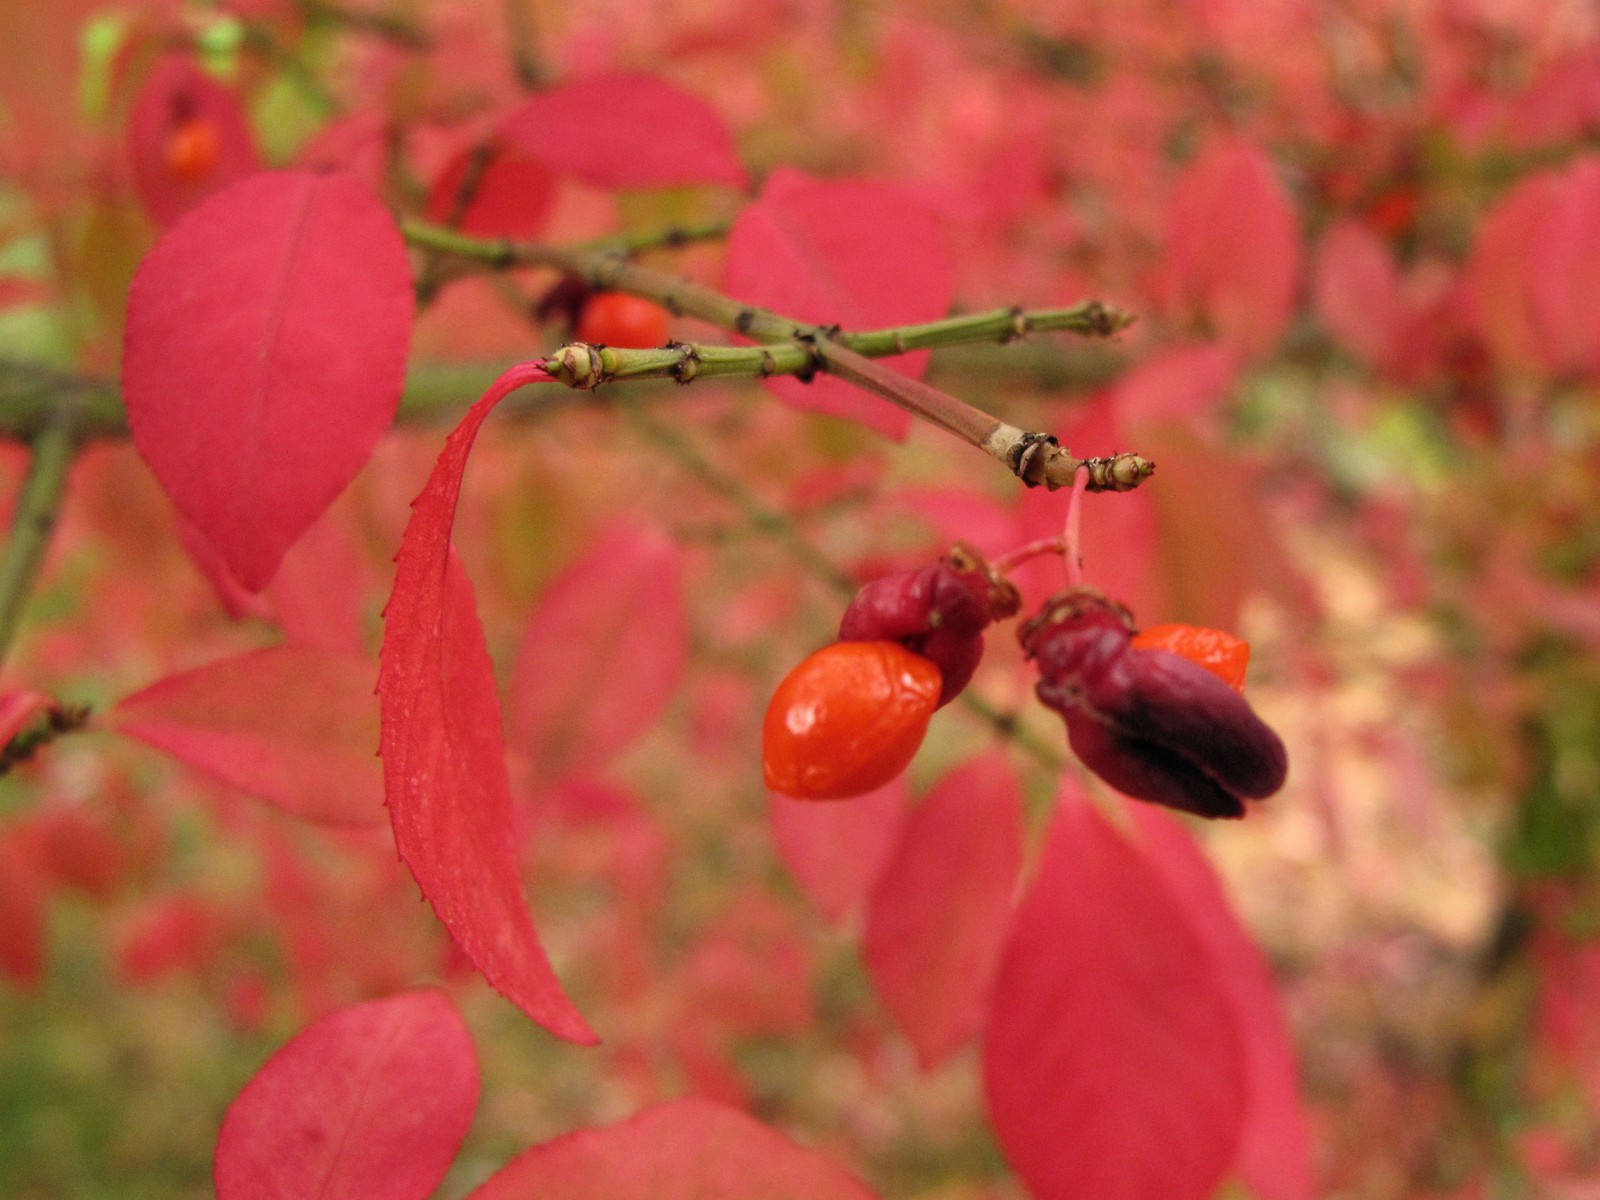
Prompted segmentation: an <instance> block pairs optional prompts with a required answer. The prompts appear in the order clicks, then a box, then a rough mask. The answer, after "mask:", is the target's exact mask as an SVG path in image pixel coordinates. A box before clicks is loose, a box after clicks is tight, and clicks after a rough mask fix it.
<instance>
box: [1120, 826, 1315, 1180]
mask: <svg viewBox="0 0 1600 1200" xmlns="http://www.w3.org/2000/svg"><path fill="white" fill-rule="evenodd" d="M1127 807H1128V810H1129V812H1130V814H1131V816H1132V819H1133V821H1134V824H1135V825H1136V826H1137V827H1138V831H1139V836H1140V843H1139V850H1140V851H1141V852H1142V853H1143V854H1144V857H1145V859H1146V861H1148V862H1149V863H1150V865H1151V866H1153V867H1154V868H1155V869H1156V871H1157V873H1158V874H1159V875H1160V876H1161V878H1162V881H1163V882H1164V883H1165V884H1166V886H1167V889H1168V891H1169V892H1170V893H1171V895H1172V898H1173V899H1174V900H1176V901H1177V903H1178V906H1179V907H1180V908H1181V909H1182V910H1183V913H1184V916H1185V917H1186V918H1187V920H1188V922H1189V926H1190V928H1191V929H1193V930H1194V932H1195V933H1196V934H1198V935H1199V937H1200V943H1201V945H1202V946H1203V947H1204V948H1205V951H1206V953H1207V954H1208V955H1209V956H1210V959H1211V968H1212V971H1213V973H1214V975H1215V977H1216V979H1217V980H1218V981H1219V982H1220V983H1221V985H1222V988H1223V991H1224V994H1225V997H1226V999H1227V1001H1228V1003H1229V1005H1230V1006H1231V1007H1232V1008H1233V1012H1234V1016H1235V1018H1236V1020H1237V1022H1238V1028H1239V1030H1240V1033H1241V1034H1242V1036H1243V1049H1244V1074H1245V1089H1246V1096H1247V1100H1246V1104H1245V1112H1244V1130H1243V1133H1242V1135H1241V1137H1240V1141H1239V1153H1238V1157H1237V1159H1236V1160H1235V1162H1234V1165H1233V1173H1234V1174H1235V1175H1237V1176H1238V1177H1239V1180H1240V1182H1242V1183H1243V1184H1244V1185H1245V1187H1246V1188H1248V1189H1249V1192H1250V1194H1251V1195H1252V1196H1253V1197H1255V1198H1256V1200H1311V1196H1312V1181H1311V1162H1310V1156H1309V1150H1308V1147H1307V1142H1306V1127H1305V1114H1304V1112H1303V1111H1302V1108H1301V1105H1300V1091H1299V1085H1298V1082H1297V1075H1298V1072H1297V1068H1296V1065H1295V1053H1294V1044H1293V1043H1292V1042H1291V1041H1290V1040H1289V1030H1288V1026H1287V1025H1286V1024H1285V1022H1284V1017H1283V1009H1282V1006H1281V1005H1280V1004H1279V1002H1278V992H1277V988H1276V987H1275V986H1274V984H1273V982H1272V971H1271V968H1269V967H1268V966H1267V961H1266V959H1265V958H1264V957H1263V956H1262V954H1261V951H1260V949H1259V948H1257V946H1256V944H1255V942H1254V941H1252V940H1251V938H1250V935H1249V934H1248V933H1247V932H1245V930H1244V927H1243V926H1241V925H1240V924H1239V918H1238V917H1237V916H1235V915H1234V912H1233V909H1232V908H1231V907H1230V906H1229V904H1228V899H1227V896H1226V895H1224V893H1223V891H1222V886H1221V884H1220V883H1219V882H1218V880H1217V877H1216V873H1215V872H1214V871H1213V870H1212V869H1211V864H1210V863H1209V862H1207V861H1206V858H1205V855H1204V854H1203V853H1202V852H1201V850H1200V848H1199V846H1197V845H1196V844H1195V840H1194V838H1193V837H1191V836H1190V835H1189V832H1188V831H1187V830H1186V829H1184V827H1183V826H1182V824H1180V823H1179V822H1178V821H1177V820H1176V819H1175V818H1174V817H1172V816H1170V815H1168V814H1167V813H1164V812H1162V811H1161V810H1160V809H1158V808H1152V807H1151V806H1150V805H1147V804H1131V805H1128V806H1127Z"/></svg>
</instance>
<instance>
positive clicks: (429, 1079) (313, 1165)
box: [215, 991, 478, 1200]
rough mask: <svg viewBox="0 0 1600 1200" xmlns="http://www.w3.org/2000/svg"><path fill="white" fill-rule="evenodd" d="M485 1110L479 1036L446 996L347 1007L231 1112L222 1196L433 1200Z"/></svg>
mask: <svg viewBox="0 0 1600 1200" xmlns="http://www.w3.org/2000/svg"><path fill="white" fill-rule="evenodd" d="M477 1104H478V1062H477V1057H476V1055H475V1054H474V1053H473V1049H472V1035H471V1033H469V1032H468V1030H467V1027H466V1024H465V1023H464V1022H463V1021H462V1020H461V1017H460V1015H459V1014H458V1013H457V1012H456V1010H455V1006H454V1005H453V1004H451V1002H450V1000H449V998H448V997H447V996H446V995H445V994H444V993H443V992H439V991H419V992H407V993H405V994H403V995H399V996H390V997H388V998H386V999H383V1000H373V1001H370V1002H368V1003H366V1004H357V1005H354V1006H353V1007H350V1008H345V1009H341V1010H340V1011H338V1012H336V1013H333V1014H332V1015H331V1016H328V1017H324V1018H323V1019H322V1020H320V1021H318V1022H317V1023H316V1024H314V1025H312V1026H310V1027H308V1028H307V1029H305V1030H303V1031H301V1032H300V1033H299V1034H298V1035H296V1036H295V1037H294V1038H293V1039H292V1040H290V1041H289V1042H288V1043H287V1044H286V1045H284V1046H283V1047H281V1048H280V1049H279V1050H278V1052H277V1053H276V1054H274V1055H273V1056H272V1057H271V1058H269V1059H268V1060H267V1062H266V1065H265V1066H263V1067H262V1068H261V1070H260V1071H258V1072H257V1073H256V1075H255V1077H254V1078H252V1079H251V1080H250V1082H249V1083H247V1084H245V1086H244V1090H243V1091H241V1092H240V1093H239V1095H238V1096H237V1097H236V1098H235V1099H234V1101H233V1103H232V1104H231V1105H230V1106H229V1107H228V1114H227V1116H226V1117H225V1118H224V1119H223V1122H222V1132H221V1133H220V1135H219V1136H218V1138H217V1157H216V1169H215V1174H216V1187H217V1197H218V1200H278V1198H280V1197H281V1198H282V1200H304V1198H305V1197H308V1196H315V1197H317V1200H425V1198H426V1197H427V1196H428V1195H430V1194H431V1193H432V1192H433V1189H434V1188H435V1187H437V1186H438V1184H439V1181H440V1180H441V1179H443V1178H444V1175H445V1172H446V1171H447V1170H448V1169H449V1167H450V1163H451V1160H452V1159H454V1158H455V1155H456V1151H457V1150H458V1149H459V1148H460V1146H461V1142H462V1139H463V1138H465V1137H466V1134H467V1128H468V1126H470V1125H471V1124H472V1114H473V1110H474V1109H475V1108H476V1107H477Z"/></svg>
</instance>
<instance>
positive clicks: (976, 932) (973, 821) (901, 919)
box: [862, 751, 1022, 1069]
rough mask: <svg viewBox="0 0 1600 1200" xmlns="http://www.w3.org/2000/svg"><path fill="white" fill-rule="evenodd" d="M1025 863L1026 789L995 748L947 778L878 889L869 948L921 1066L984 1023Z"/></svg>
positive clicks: (903, 838)
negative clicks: (1023, 819)
mask: <svg viewBox="0 0 1600 1200" xmlns="http://www.w3.org/2000/svg"><path fill="white" fill-rule="evenodd" d="M1021 869H1022V790H1021V788H1020V787H1019V786H1018V785H1017V779H1016V776H1015V774H1013V772H1012V771H1011V768H1010V767H1009V766H1008V765H1007V763H1006V760H1005V758H1004V756H1003V755H1001V754H1000V753H999V752H998V751H996V752H992V753H989V754H986V755H984V756H983V757H981V758H976V759H973V760H972V761H971V762H969V763H966V764H965V765H963V766H960V767H957V768H956V769H955V770H954V771H951V772H950V773H949V774H948V775H946V776H945V777H944V778H943V779H942V780H940V782H939V784H938V785H937V786H936V787H935V788H934V789H933V791H931V792H930V793H928V797H927V799H925V800H923V801H922V803H921V804H920V805H918V806H917V808H916V810H915V811H914V812H913V813H912V814H911V817H910V819H909V820H908V821H907V822H906V825H905V828H904V830H903V831H902V833H901V835H900V842H899V845H898V846H896V848H895V851H894V856H893V857H892V858H891V859H890V860H889V865H888V868H887V869H886V870H885V871H884V873H883V875H882V877H881V878H880V879H879V880H878V885H877V887H876V888H874V889H873V892H872V900H871V904H870V906H869V907H868V910H867V931H866V939H865V943H864V945H863V947H862V952H863V955H864V957H865V958H866V964H867V974H868V975H869V976H870V977H871V978H872V986H873V987H874V988H875V989H876V990H877V993H878V995H879V996H880V997H882V999H883V1002H884V1005H885V1007H887V1008H888V1009H889V1011H890V1012H891V1013H893V1014H894V1018H895V1022H896V1023H897V1024H898V1025H899V1026H900V1029H901V1031H902V1032H904V1033H905V1035H906V1037H907V1038H908V1039H909V1040H910V1042H911V1045H912V1046H913V1047H914V1048H915V1050H916V1052H917V1061H918V1062H919V1063H920V1064H921V1065H922V1066H923V1068H924V1069H926V1068H929V1067H933V1066H935V1065H937V1064H938V1063H939V1062H941V1061H943V1060H944V1059H945V1058H947V1057H948V1056H949V1055H950V1054H952V1053H953V1052H954V1051H955V1050H956V1049H958V1048H959V1047H960V1046H961V1045H962V1044H963V1043H964V1042H966V1041H967V1039H968V1038H970V1037H971V1036H972V1035H973V1034H975V1033H977V1032H978V1029H979V1028H980V1027H981V1026H982V1024H983V1017H984V1011H985V1008H986V1006H987V1003H988V999H989V988H990V985H991V984H992V983H993V980H994V972H995V966H996V964H997V962H998V961H999V957H1000V946H1001V943H1002V942H1003V941H1004V939H1005V935H1006V929H1007V926H1008V925H1009V924H1010V920H1011V900H1012V894H1013V892H1014V891H1015V890H1016V884H1017V872H1018V871H1020V870H1021Z"/></svg>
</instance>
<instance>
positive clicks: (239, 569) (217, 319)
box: [122, 171, 413, 591]
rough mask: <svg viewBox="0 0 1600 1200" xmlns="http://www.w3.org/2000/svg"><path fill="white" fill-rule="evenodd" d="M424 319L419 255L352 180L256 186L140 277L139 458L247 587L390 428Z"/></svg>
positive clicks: (279, 179)
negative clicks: (417, 288)
mask: <svg viewBox="0 0 1600 1200" xmlns="http://www.w3.org/2000/svg"><path fill="white" fill-rule="evenodd" d="M412 311H413V301H412V294H411V268H410V263H409V261H408V259H407V256H406V249H405V243H404V242H403V241H402V240H401V238H400V234H399V231H398V230H397V229H396V228H395V225H394V222H393V220H392V219H391V218H390V216H389V214H388V211H387V210H386V209H385V208H384V207H383V205H382V204H381V203H379V201H378V199H377V197H375V196H374V195H372V193H371V192H369V191H368V190H367V189H366V188H365V187H363V186H362V185H361V184H360V183H358V182H356V181H355V180H354V179H352V178H351V177H349V176H346V175H337V174H335V175H315V174H311V173H309V172H303V171H277V172H268V173H264V174H259V175H253V176H251V177H250V178H248V179H245V180H243V181H241V182H239V183H237V184H234V185H233V186H232V187H229V188H226V189H224V190H223V191H221V192H218V193H217V194H216V195H214V196H211V197H209V198H208V199H207V200H205V201H203V202H202V203H201V204H200V205H199V206H198V207H197V208H195V209H194V210H193V211H192V212H190V213H189V214H188V215H187V216H185V217H184V218H183V219H182V220H181V221H179V223H178V224H177V225H175V226H173V228H172V229H170V230H168V231H167V233H166V234H165V235H163V237H162V238H161V240H160V241H158V242H157V243H156V245H155V247H154V248H153V249H152V250H151V251H150V253H149V254H148V255H146V256H145V259H144V261H143V262H142V263H141V264H140V265H139V270H138V272H137V274H136V275H135V276H134V281H133V290H132V292H131V294H130V296H129V301H128V323H127V334H126V344H125V347H124V357H123V371H122V383H123V395H124V397H125V399H126V401H127V406H128V423H129V426H130V428H131V429H132V432H133V441H134V445H135V446H136V447H137V448H138V451H139V453H140V455H141V456H142V457H143V458H144V460H145V462H146V463H147V464H149V466H150V469H151V470H152V471H153V472H154V473H155V476H156V479H157V480H158V481H159V482H160V483H161V486H162V487H163V488H164V489H165V490H166V492H167V494H168V495H169V496H171V497H172V500H173V502H174V503H175V504H177V506H178V509H179V510H180V511H181V512H182V513H183V514H184V516H186V517H187V518H188V519H189V520H190V521H192V522H193V523H194V525H195V526H196V528H198V529H199V530H200V532H201V533H202V534H204V535H205V538H206V540H207V541H209V542H210V543H211V544H212V545H213V546H214V547H216V549H217V551H218V552H219V553H220V554H221V556H222V558H223V561H224V562H226V563H227V565H228V568H229V569H230V570H231V571H232V573H233V575H234V576H235V577H236V578H237V579H238V580H239V582H240V583H242V584H243V585H244V586H245V587H247V588H249V589H251V590H252V591H259V590H260V589H261V588H262V587H263V586H265V585H266V583H267V582H268V581H269V580H270V579H271V578H272V575H273V572H274V571H276V570H277V567H278V563H279V562H280V561H281V560H282V558H283V555H284V552H285V551H286V550H287V549H288V548H289V546H290V545H291V544H293V542H294V540H295V539H296V538H297V537H299V536H300V534H301V533H303V532H304V531H305V530H306V528H307V527H308V526H309V525H310V524H311V523H312V522H313V521H314V520H316V519H317V517H318V516H320V515H321V513H322V512H323V510H324V509H326V508H327V507H328V505H329V504H330V503H331V502H332V501H333V499H334V497H335V496H337V495H338V494H339V493H340V491H342V490H343V489H344V487H345V485H346V484H347V483H349V481H350V479H351V478H352V477H353V476H354V475H355V473H356V472H357V471H358V470H359V469H360V468H361V465H362V464H363V463H364V462H366V460H367V458H368V456H369V455H370V454H371V453H372V448H373V446H374V444H375V443H376V442H377V440H378V437H379V435H380V434H382V433H383V431H384V430H385V429H386V428H388V426H389V424H390V422H391V421H392V420H393V418H394V411H395V406H396V405H397V404H398V403H399V400H400V390H401V387H402V385H403V384H404V381H405V360H406V349H407V345H408V342H409V339H410V333H411V317H412Z"/></svg>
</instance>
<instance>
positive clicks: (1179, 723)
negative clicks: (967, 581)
mask: <svg viewBox="0 0 1600 1200" xmlns="http://www.w3.org/2000/svg"><path fill="white" fill-rule="evenodd" d="M1133 634H1134V625H1133V617H1132V614H1130V613H1129V612H1128V610H1127V609H1126V608H1124V607H1123V606H1122V605H1120V604H1117V603H1116V602H1114V601H1111V600H1108V599H1106V598H1105V597H1104V596H1102V595H1100V594H1099V593H1098V592H1095V591H1092V590H1089V589H1085V588H1075V589H1069V590H1067V591H1065V592H1061V593H1059V594H1057V595H1056V596H1054V597H1053V598H1052V599H1051V600H1050V601H1049V602H1048V603H1046V605H1045V607H1044V609H1043V611H1042V612H1040V614H1039V615H1038V616H1036V617H1034V618H1033V619H1032V620H1030V621H1028V622H1026V623H1025V624H1024V625H1023V626H1022V628H1021V629H1020V630H1019V631H1018V635H1017V636H1018V637H1019V639H1020V640H1021V642H1022V648H1023V650H1024V651H1025V652H1026V653H1027V655H1028V656H1029V657H1030V658H1032V659H1033V660H1034V662H1035V663H1036V664H1037V665H1038V667H1039V675H1040V680H1039V684H1038V687H1037V689H1036V690H1037V692H1038V695H1039V699H1040V700H1041V701H1043V703H1044V704H1045V705H1046V706H1047V707H1049V708H1053V709H1055V710H1056V711H1057V712H1058V713H1060V714H1061V715H1062V717H1063V718H1064V719H1065V721H1066V724H1067V738H1068V741H1069V742H1070V743H1071V745H1072V749H1073V752H1074V753H1075V754H1077V756H1078V757H1079V758H1080V759H1081V760H1082V761H1083V764H1084V765H1085V766H1086V767H1088V768H1089V769H1090V770H1091V771H1093V772H1094V773H1095V774H1096V775H1098V776H1100V778H1102V779H1104V780H1105V781H1106V782H1107V783H1109V784H1111V786H1112V787H1115V788H1116V789H1118V790H1119V791H1121V792H1125V793H1126V794H1128V795H1129V796H1133V797H1134V798H1136V799H1139V800H1148V801H1151V802H1152V803H1155V804H1164V805H1166V806H1167V807H1169V808H1177V809H1182V810H1183V811H1185V812H1192V813H1196V814H1198V815H1200V816H1203V817H1239V816H1243V815H1244V801H1245V800H1259V799H1262V798H1264V797H1266V796H1270V795H1272V793H1273V792H1276V791H1277V790H1278V789H1279V788H1280V787H1282V786H1283V781H1284V776H1285V775H1286V774H1287V772H1288V766H1289V762H1288V755H1287V752H1286V751H1285V750H1284V747H1283V742H1282V741H1281V740H1279V738H1278V735H1277V734H1275V733H1273V732H1272V730H1271V729H1269V728H1268V727H1267V725H1266V723H1265V722H1264V721H1262V720H1261V718H1260V717H1258V716H1256V714H1255V710H1254V709H1252V708H1251V707H1250V704H1249V702H1248V701H1246V700H1245V699H1244V697H1243V696H1241V695H1239V694H1238V693H1237V692H1235V691H1234V690H1233V689H1232V688H1231V687H1229V686H1228V685H1227V684H1226V683H1224V682H1223V681H1222V680H1221V679H1219V678H1217V677H1216V676H1215V675H1213V674H1212V673H1211V672H1210V671H1208V670H1206V669H1205V668H1204V667H1202V666H1200V665H1198V664H1197V663H1193V662H1190V661H1189V660H1188V659H1186V658H1184V657H1183V656H1182V655H1178V654H1172V653H1169V652H1168V651H1165V650H1145V649H1139V648H1136V647H1134V646H1132V645H1130V644H1129V643H1130V642H1131V640H1132V638H1133Z"/></svg>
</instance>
